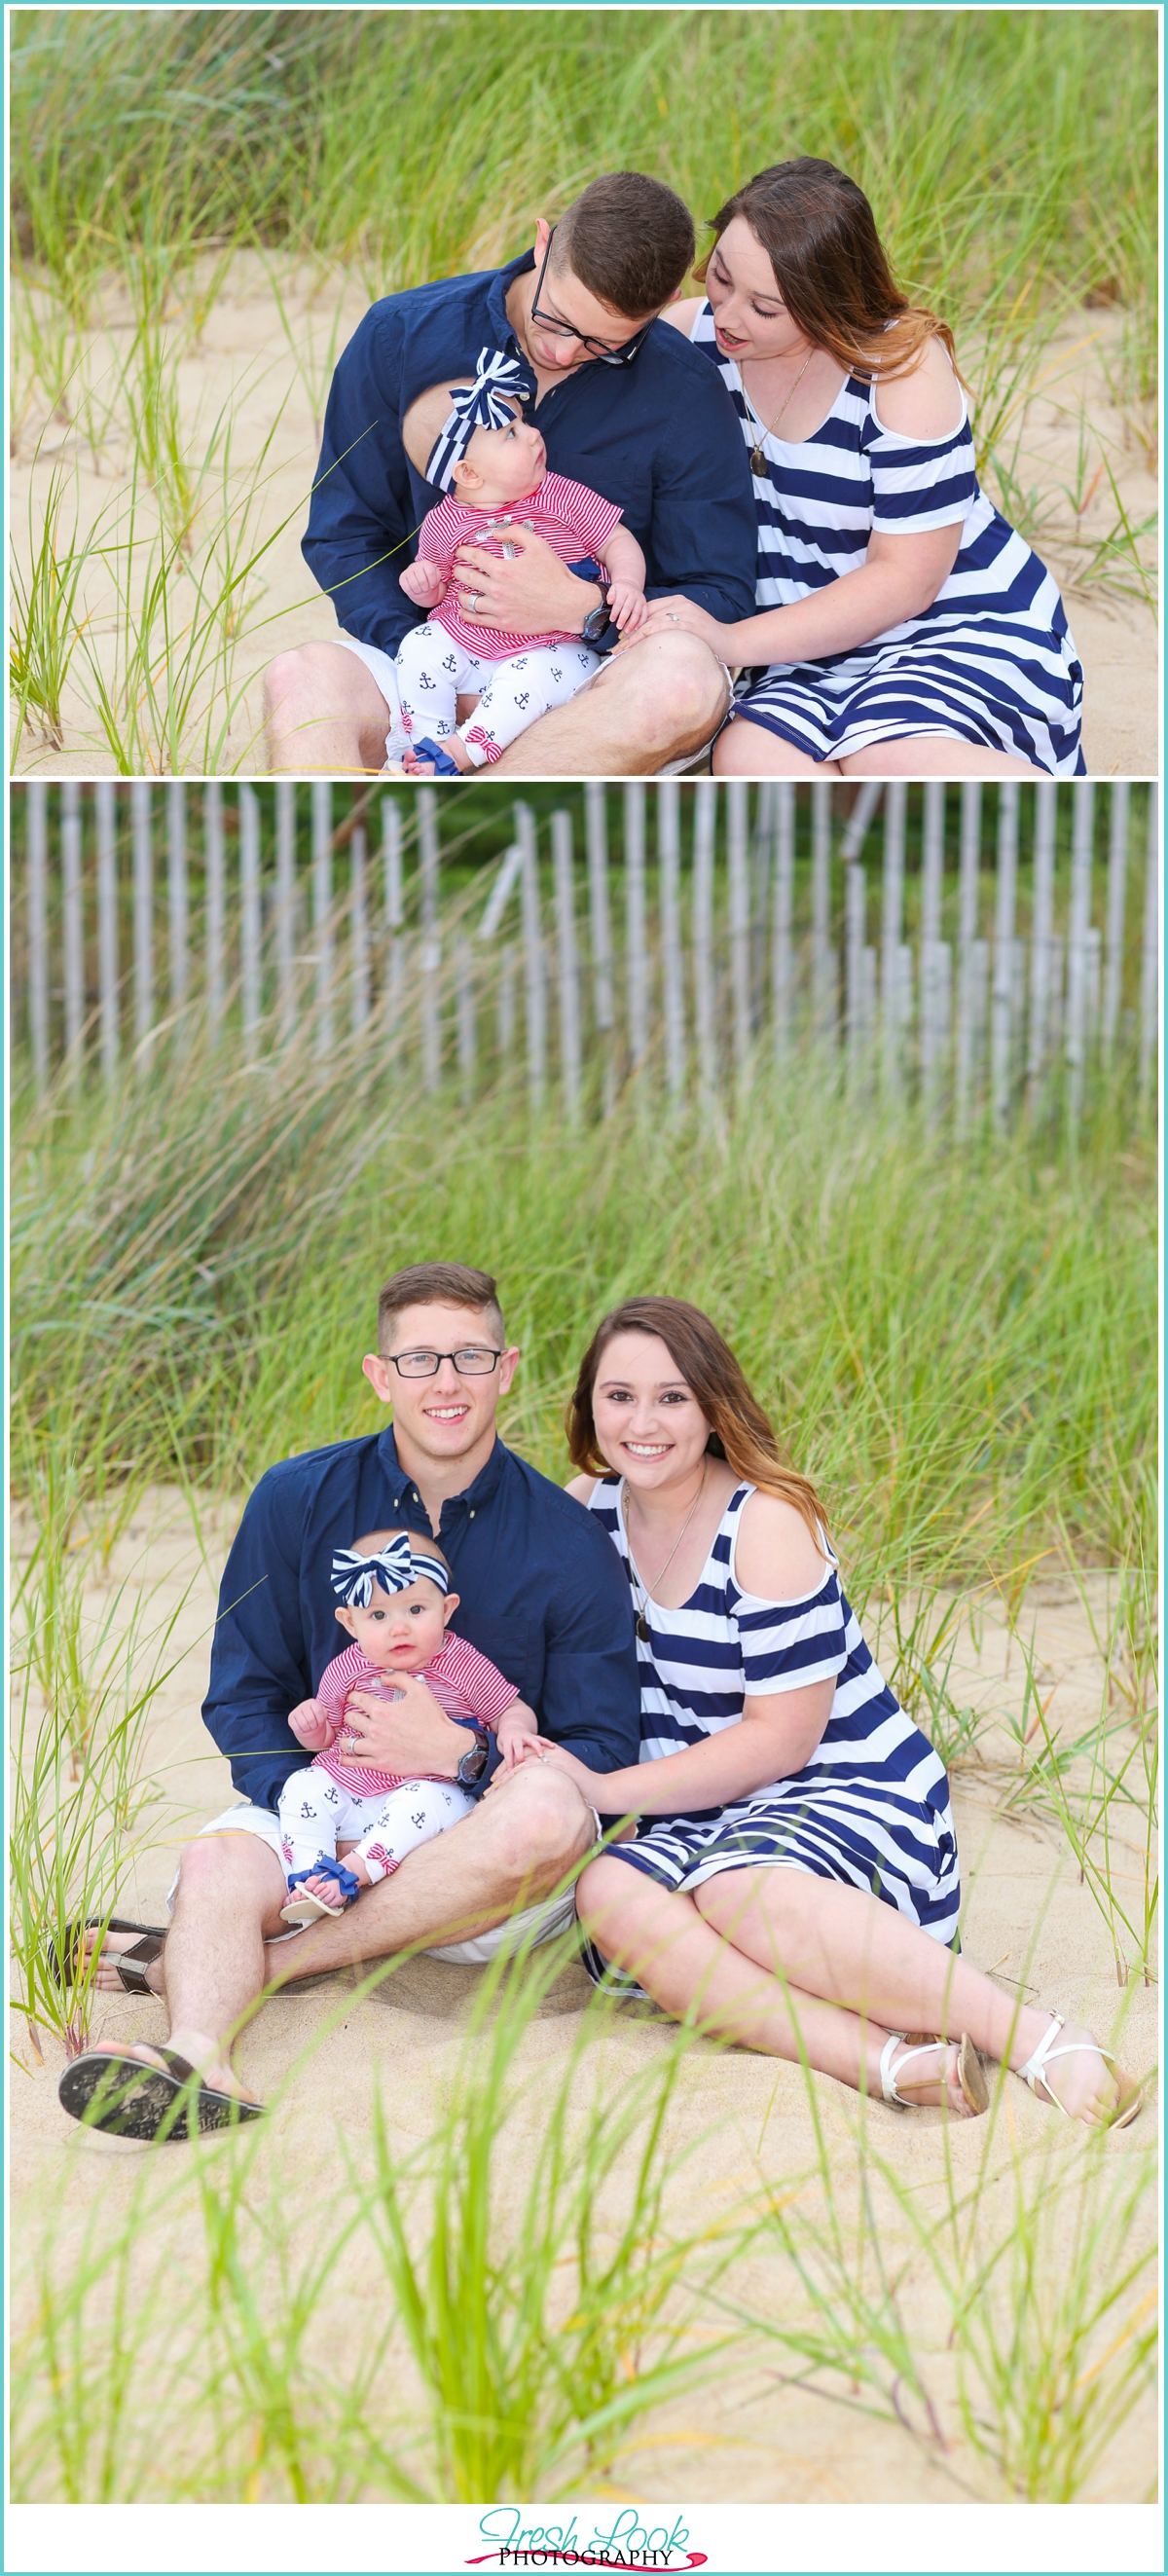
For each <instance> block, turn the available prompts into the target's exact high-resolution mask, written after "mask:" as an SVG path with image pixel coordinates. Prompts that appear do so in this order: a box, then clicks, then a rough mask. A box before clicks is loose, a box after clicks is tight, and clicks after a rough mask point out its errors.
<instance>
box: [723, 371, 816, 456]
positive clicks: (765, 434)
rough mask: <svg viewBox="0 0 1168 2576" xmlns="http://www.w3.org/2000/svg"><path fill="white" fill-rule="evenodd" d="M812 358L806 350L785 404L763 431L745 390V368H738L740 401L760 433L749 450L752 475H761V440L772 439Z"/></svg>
mask: <svg viewBox="0 0 1168 2576" xmlns="http://www.w3.org/2000/svg"><path fill="white" fill-rule="evenodd" d="M814 356H815V351H814V349H809V350H808V352H807V355H806V357H805V358H804V360H803V364H802V366H801V367H800V369H799V373H798V375H797V376H796V378H795V382H794V384H793V385H792V387H791V391H790V393H789V394H788V396H787V401H786V402H784V403H783V404H782V405H781V406H780V408H779V410H778V411H777V412H776V413H775V416H774V419H773V420H772V422H771V425H770V428H769V429H763V425H762V422H761V420H760V419H759V416H758V413H757V412H756V410H755V408H754V404H753V403H752V401H751V399H750V396H749V394H748V393H747V390H746V371H745V368H744V367H740V368H739V370H738V382H739V384H740V385H741V387H742V399H743V401H744V403H745V405H746V408H747V410H748V412H749V413H750V417H751V419H752V421H753V422H754V425H755V428H756V429H757V430H758V431H759V432H760V433H761V434H760V436H759V437H758V438H757V439H756V441H755V444H754V446H753V447H752V448H751V451H750V470H751V473H752V474H761V472H762V469H763V461H764V460H763V452H762V442H763V439H764V438H772V437H773V436H774V433H775V431H776V429H777V428H778V426H779V422H780V421H781V419H782V417H783V413H784V412H785V410H786V408H787V403H789V402H790V401H791V399H792V397H793V396H794V395H795V394H796V393H797V392H798V389H799V387H800V385H801V384H802V382H803V378H804V376H805V375H806V373H807V370H808V367H809V366H810V364H811V361H812V359H813V357H814Z"/></svg>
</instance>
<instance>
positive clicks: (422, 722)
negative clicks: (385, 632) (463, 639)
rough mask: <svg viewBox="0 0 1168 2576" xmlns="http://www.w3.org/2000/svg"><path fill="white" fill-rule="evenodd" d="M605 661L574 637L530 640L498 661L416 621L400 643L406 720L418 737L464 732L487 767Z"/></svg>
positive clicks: (477, 763) (472, 751)
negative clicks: (461, 703)
mask: <svg viewBox="0 0 1168 2576" xmlns="http://www.w3.org/2000/svg"><path fill="white" fill-rule="evenodd" d="M601 660H602V657H601V655H600V654H599V653H594V652H593V651H592V648H591V646H590V645H588V644H583V643H580V644H576V643H573V644H529V645H528V647H527V650H526V652H523V653H516V654H514V655H513V657H512V659H511V660H510V661H507V662H490V661H487V660H486V658H485V656H483V655H482V654H479V653H469V652H467V650H466V649H465V647H464V646H463V645H461V644H459V643H457V642H456V641H455V638H454V637H453V636H452V635H448V634H447V633H446V631H445V628H444V627H441V626H432V625H431V624H430V621H429V619H427V621H426V624H425V625H424V626H413V627H411V629H410V632H409V634H408V635H406V636H405V637H403V639H402V642H401V643H400V644H399V646H398V651H397V665H396V669H397V685H398V693H399V696H400V698H401V711H402V723H403V725H404V726H405V730H406V732H407V733H408V734H409V735H411V736H412V737H413V738H414V739H418V738H420V737H422V736H424V735H427V734H428V735H429V738H430V740H431V742H444V741H445V740H446V737H447V736H448V735H449V734H452V733H454V732H456V731H457V733H458V734H459V735H460V737H461V739H462V741H463V742H464V743H465V744H466V747H467V750H468V751H469V753H470V756H471V759H472V761H473V763H474V766H475V768H476V769H481V768H482V767H483V764H484V762H486V761H491V760H498V758H499V755H500V753H501V752H504V751H505V750H506V748H507V745H508V743H509V742H514V740H515V738H516V735H517V734H521V733H524V732H526V729H527V727H528V725H531V724H534V723H535V722H536V720H537V718H538V717H539V716H546V715H547V714H548V713H549V712H550V710H551V708H552V707H563V706H566V705H567V702H568V700H569V698H574V697H575V695H576V691H577V689H582V688H583V686H584V683H585V681H586V680H590V679H591V678H592V675H593V672H594V671H599V670H600V668H601ZM476 689H478V690H481V691H482V695H481V697H480V699H479V703H478V705H477V707H476V708H475V710H474V713H473V715H470V716H468V717H467V720H466V723H465V724H462V725H456V723H455V704H456V700H457V699H458V698H460V697H470V696H472V695H473V693H474V691H475V690H476ZM392 740H393V737H392V736H391V737H390V742H391V744H392ZM392 756H393V754H392V751H391V757H392Z"/></svg>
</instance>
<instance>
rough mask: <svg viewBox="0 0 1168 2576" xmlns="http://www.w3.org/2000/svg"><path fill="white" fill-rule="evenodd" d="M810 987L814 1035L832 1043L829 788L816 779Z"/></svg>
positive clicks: (813, 792)
mask: <svg viewBox="0 0 1168 2576" xmlns="http://www.w3.org/2000/svg"><path fill="white" fill-rule="evenodd" d="M811 987H812V994H813V997H814V1016H813V1025H814V1029H815V1034H816V1036H817V1037H818V1038H820V1039H822V1040H823V1041H824V1043H825V1044H828V1045H834V1043H835V1033H836V1017H837V1010H838V1004H837V998H836V961H835V952H834V950H833V948H832V946H831V788H830V786H828V785H827V784H825V783H824V782H823V781H821V780H818V779H817V780H816V782H815V785H814V786H813V787H812V790H811Z"/></svg>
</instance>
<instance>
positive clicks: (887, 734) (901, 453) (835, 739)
mask: <svg viewBox="0 0 1168 2576" xmlns="http://www.w3.org/2000/svg"><path fill="white" fill-rule="evenodd" d="M693 345H694V347H695V348H699V349H704V351H705V353H706V355H707V357H708V358H709V359H710V361H711V363H712V364H713V365H714V366H716V367H717V369H718V372H719V374H720V375H721V377H722V378H723V381H724V383H725V384H726V386H727V389H728V391H729V394H730V398H731V401H732V402H733V404H734V407H735V410H736V411H737V413H738V417H739V421H740V424H741V428H742V435H743V438H744V439H745V441H746V445H747V447H748V448H749V449H751V450H753V451H755V452H756V453H757V452H761V455H762V472H761V473H760V474H755V475H754V477H753V481H754V498H755V508H756V510H757V513H758V574H757V586H756V594H755V599H756V608H757V610H758V611H759V612H761V611H762V610H763V609H767V608H786V607H789V606H790V605H792V603H793V602H794V601H795V600H798V599H806V598H807V597H808V596H809V595H810V594H811V593H812V592H814V591H818V590H822V589H824V588H825V587H826V585H827V584H828V583H829V582H832V581H835V580H837V579H838V578H839V577H840V576H841V575H842V574H843V573H848V572H855V571H857V570H858V569H859V567H860V565H861V564H862V563H863V561H864V558H865V555H866V553H867V548H868V539H869V537H870V535H871V534H872V532H873V530H874V529H875V530H879V531H881V532H883V533H885V534H888V535H891V536H916V535H919V534H921V533H922V532H923V531H924V530H927V529H930V528H942V527H951V526H953V525H955V524H957V523H959V524H960V526H961V543H960V546H959V548H958V552H957V560H956V562H955V564H954V566H953V570H952V572H951V573H950V575H949V578H948V580H947V581H946V582H944V583H943V584H942V587H941V589H940V590H939V591H938V593H937V596H936V598H935V599H934V600H933V601H932V603H931V605H930V606H929V607H928V608H926V609H924V610H922V612H921V614H920V615H919V616H918V617H910V618H906V619H905V620H904V623H903V624H902V625H900V626H894V627H890V628H889V629H888V631H887V632H886V633H885V634H883V635H878V636H876V638H875V639H874V641H873V642H872V643H870V644H863V645H857V646H855V647H853V648H852V649H851V650H849V651H848V652H845V653H829V654H825V655H824V656H823V658H822V660H820V661H814V662H775V663H772V664H771V666H770V668H769V669H765V670H763V669H756V670H749V671H746V672H744V673H743V674H742V675H741V677H740V679H739V681H738V684H737V688H736V691H735V701H734V706H733V709H732V711H731V715H732V720H736V719H745V720H747V721H748V722H750V723H751V724H757V725H762V726H763V727H764V728H765V729H766V730H767V731H768V732H770V733H775V734H778V735H780V736H781V738H782V740H783V741H784V742H790V743H793V744H794V745H795V747H796V749H797V750H799V751H802V752H805V753H806V754H807V756H808V758H809V759H811V760H816V761H820V760H838V759H841V758H851V757H853V756H854V755H855V754H856V753H857V752H862V751H866V750H868V749H870V747H871V745H872V744H873V743H877V742H891V741H893V740H895V739H896V738H897V737H898V736H899V737H903V736H905V735H922V734H932V735H941V736H945V737H948V738H950V739H953V738H955V739H956V740H957V741H959V742H971V743H980V744H984V745H986V746H988V748H989V749H990V750H993V751H1003V752H1006V753H1008V754H1010V755H1012V756H1013V757H1014V758H1016V759H1019V760H1027V761H1030V762H1032V763H1033V765H1034V766H1035V768H1037V769H1044V770H1046V771H1047V772H1048V774H1049V776H1050V777H1052V778H1082V777H1085V775H1086V769H1085V764H1084V761H1083V754H1082V749H1081V747H1080V728H1081V719H1082V705H1083V672H1082V667H1081V664H1080V662H1079V659H1078V656H1077V654H1076V652H1075V647H1074V642H1073V640H1072V637H1071V633H1070V629H1069V627H1068V625H1067V614H1066V610H1065V608H1064V606H1063V603H1062V599H1061V597H1060V595H1059V589H1058V585H1057V583H1056V582H1055V580H1054V579H1053V577H1052V575H1051V574H1050V573H1049V572H1048V571H1047V569H1046V566H1045V564H1043V563H1040V561H1039V558H1038V556H1037V555H1036V554H1035V553H1034V552H1033V550H1032V549H1031V547H1029V546H1028V545H1027V544H1026V542H1025V540H1024V538H1022V537H1020V536H1019V535H1018V533H1017V530H1016V529H1014V528H1012V527H1011V526H1010V525H1009V522H1008V521H1007V520H1006V519H1004V518H1003V517H1002V515H1001V512H1000V511H998V510H995V509H994V508H993V506H992V504H991V503H990V502H989V501H988V500H987V499H986V496H985V494H984V493H983V492H982V491H981V489H980V487H979V484H978V479H977V472H976V468H975V463H974V449H973V436H972V432H971V430H970V426H969V420H968V416H967V414H966V411H965V406H964V400H963V404H962V419H961V422H960V425H959V427H958V428H957V429H956V430H954V431H953V432H952V433H951V435H949V436H948V437H945V438H940V439H936V440H932V441H928V442H923V441H919V440H916V439H912V438H908V437H904V436H902V435H901V434H900V433H899V432H898V431H895V430H890V429H885V428H884V427H883V426H882V424H881V422H880V419H879V417H878V413H877V404H878V402H879V389H878V388H876V387H873V386H872V385H867V384H864V383H863V382H862V381H861V379H860V378H859V377H857V376H849V377H848V379H847V382H846V383H845V384H844V385H843V386H842V387H841V389H840V392H839V393H838V394H837V396H836V399H835V401H834V403H833V404H832V407H831V410H830V411H829V413H828V415H827V418H826V420H824V421H821V423H820V426H819V428H818V429H817V430H815V431H814V432H813V434H812V436H811V437H810V438H805V439H801V440H799V441H797V442H795V443H791V442H790V441H788V440H786V439H782V438H776V437H775V436H774V435H773V433H768V435H767V436H766V437H765V438H764V439H762V440H761V442H760V443H759V448H757V449H756V438H757V428H756V424H755V422H754V420H753V419H752V417H751V415H750V414H749V412H748V410H747V406H746V403H745V400H744V398H743V392H742V383H741V378H740V376H739V373H738V369H737V367H736V365H735V364H734V362H733V360H732V359H728V358H723V357H722V356H721V355H720V353H719V351H718V348H717V344H716V342H715V339H714V325H713V316H712V314H711V312H710V308H709V305H708V304H706V305H704V306H703V308H702V311H701V312H700V313H699V315H698V317H697V320H696V322H695V323H694V328H693Z"/></svg>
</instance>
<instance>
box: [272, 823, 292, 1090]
mask: <svg viewBox="0 0 1168 2576" xmlns="http://www.w3.org/2000/svg"><path fill="white" fill-rule="evenodd" d="M274 926H275V932H276V991H277V1002H278V1011H279V1030H280V1043H281V1045H282V1046H289V1045H290V1044H291V1041H292V1039H293V1038H294V1037H295V1035H296V790H295V788H294V787H293V786H292V784H291V782H290V781H289V780H288V779H281V780H280V782H279V785H278V786H277V789H276V912H275V925H274Z"/></svg>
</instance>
